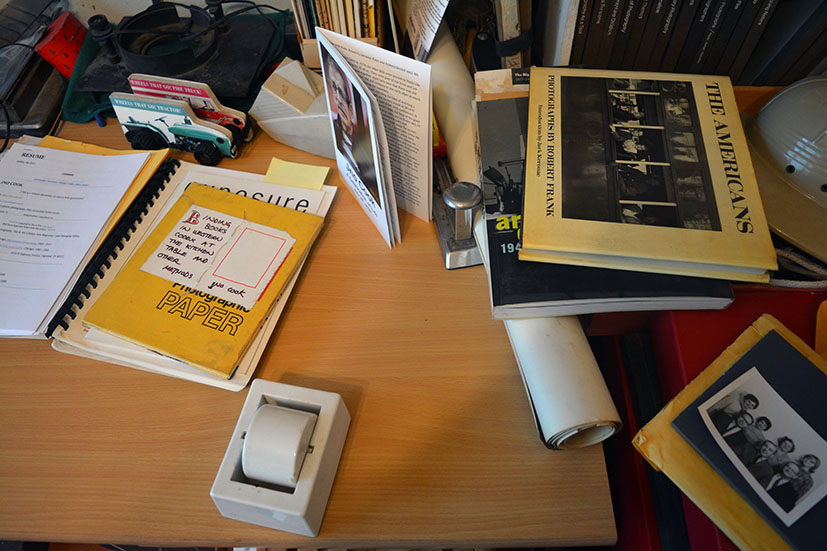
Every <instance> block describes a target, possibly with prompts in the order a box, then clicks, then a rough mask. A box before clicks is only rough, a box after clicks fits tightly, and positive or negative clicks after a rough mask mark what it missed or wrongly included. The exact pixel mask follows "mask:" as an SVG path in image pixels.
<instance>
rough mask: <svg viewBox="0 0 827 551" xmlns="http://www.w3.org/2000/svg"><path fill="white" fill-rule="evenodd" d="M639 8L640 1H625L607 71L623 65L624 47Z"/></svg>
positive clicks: (627, 41)
mask: <svg viewBox="0 0 827 551" xmlns="http://www.w3.org/2000/svg"><path fill="white" fill-rule="evenodd" d="M639 6H640V0H627V1H626V5H625V6H624V8H623V13H621V14H620V26H619V27H618V28H617V36H616V37H615V43H614V46H613V47H612V55H611V56H610V57H609V69H620V68H621V67H622V65H623V54H624V53H625V52H626V45H627V44H628V43H629V38H630V37H631V35H632V26H633V25H634V22H635V14H636V13H637V11H638V7H639Z"/></svg>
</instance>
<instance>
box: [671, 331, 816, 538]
mask: <svg viewBox="0 0 827 551" xmlns="http://www.w3.org/2000/svg"><path fill="white" fill-rule="evenodd" d="M825 396H827V376H826V375H825V373H824V372H823V371H822V370H821V369H819V368H818V367H817V366H816V365H815V364H814V363H813V362H812V361H810V359H808V358H807V357H806V356H805V355H803V354H802V353H801V352H800V351H799V350H797V349H796V348H795V347H793V346H792V345H791V344H790V343H789V342H788V341H787V340H786V339H784V338H783V337H782V336H781V335H780V334H779V333H778V332H777V331H770V332H769V333H767V334H766V335H765V336H764V337H763V338H761V340H759V341H758V342H757V343H756V344H755V345H754V346H752V348H750V349H749V350H747V351H746V352H745V353H744V354H742V355H741V356H740V357H739V358H738V359H737V361H735V362H734V363H733V364H732V366H731V367H730V368H729V369H728V370H726V371H725V372H724V373H723V374H722V375H721V376H720V377H719V378H718V379H717V380H716V381H715V382H714V383H713V384H711V385H710V386H709V387H708V388H706V390H704V391H703V392H702V393H701V394H700V395H699V396H698V397H697V398H696V399H695V400H694V401H693V402H691V403H690V404H689V405H688V406H687V407H686V408H685V409H683V411H682V412H681V413H679V414H678V415H677V417H676V418H675V419H674V420H673V422H672V425H673V426H674V428H675V429H676V430H677V431H678V432H679V433H680V434H681V435H682V436H683V438H685V439H686V441H688V442H689V443H690V444H691V445H692V447H694V448H695V449H696V450H697V451H698V452H699V453H700V454H701V455H702V456H703V457H704V458H705V459H706V460H707V461H708V462H709V463H710V464H711V465H712V466H713V467H714V468H715V470H716V471H718V472H719V473H720V474H721V476H723V477H724V478H725V479H726V480H727V482H728V483H729V484H730V485H731V486H732V487H733V488H735V490H736V491H737V492H738V493H739V494H741V496H743V498H744V499H745V500H746V501H747V502H749V503H750V504H751V505H752V507H754V508H755V510H756V511H758V512H759V514H760V515H761V516H762V517H763V518H764V519H765V520H766V521H767V522H768V523H769V524H770V525H772V526H773V527H774V528H775V529H776V530H777V531H778V533H779V534H780V535H781V536H782V537H783V538H784V539H785V540H787V541H788V542H789V543H790V544H791V545H792V546H793V547H794V548H796V549H815V548H817V545H818V542H820V541H822V539H823V534H824V523H825V522H827V500H825V499H824V496H825V494H827V466H825V465H822V463H823V462H824V461H825V460H827V416H826V415H824V411H825V410H824V399H825Z"/></svg>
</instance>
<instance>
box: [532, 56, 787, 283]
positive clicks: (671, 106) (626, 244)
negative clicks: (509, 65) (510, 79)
mask: <svg viewBox="0 0 827 551" xmlns="http://www.w3.org/2000/svg"><path fill="white" fill-rule="evenodd" d="M527 149H528V151H527V154H526V184H525V185H526V188H525V208H524V226H523V236H522V248H521V250H520V253H519V256H520V259H521V260H533V261H540V262H554V263H569V264H578V265H584V266H597V267H604V268H616V269H624V270H633V271H641V272H659V273H674V274H681V275H695V276H701V277H712V278H719V279H732V280H738V281H752V282H762V281H767V280H768V278H769V274H768V271H769V270H774V269H776V268H777V265H776V260H775V251H774V249H773V247H772V242H771V239H770V233H769V228H768V225H767V221H766V217H765V215H764V210H763V205H762V202H761V197H760V196H759V193H758V186H757V182H756V179H755V174H754V171H753V168H752V162H751V159H750V154H749V149H748V147H747V143H746V138H745V135H744V131H743V128H742V126H741V120H740V115H739V113H738V107H737V105H736V103H735V94H734V91H733V88H732V85H731V83H730V81H729V78H728V77H725V76H711V75H687V74H667V73H644V72H631V71H596V70H584V69H568V68H545V67H533V68H532V70H531V89H530V105H529V130H528V146H527Z"/></svg>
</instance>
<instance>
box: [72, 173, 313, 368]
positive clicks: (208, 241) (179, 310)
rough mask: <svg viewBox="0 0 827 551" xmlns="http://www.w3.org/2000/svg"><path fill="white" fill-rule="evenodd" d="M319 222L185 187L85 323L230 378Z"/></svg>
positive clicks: (205, 189)
mask: <svg viewBox="0 0 827 551" xmlns="http://www.w3.org/2000/svg"><path fill="white" fill-rule="evenodd" d="M322 221H323V219H322V218H321V217H318V216H314V215H311V214H307V213H303V212H298V211H294V210H291V209H287V208H284V207H279V206H275V205H271V204H268V203H264V202H261V201H256V200H254V199H250V198H247V197H241V196H239V195H235V194H232V193H229V192H226V191H222V190H219V189H214V188H211V187H208V186H203V185H199V184H190V186H189V187H188V188H187V190H186V191H185V192H184V194H183V195H182V196H181V198H179V199H178V201H177V202H176V203H175V204H174V205H173V207H172V208H171V209H170V210H169V212H168V213H167V214H166V216H164V218H163V219H162V220H161V222H160V224H159V225H158V226H157V227H156V228H155V229H154V230H153V232H152V233H151V234H150V235H149V237H148V238H147V239H146V240H145V241H144V242H143V243H142V244H141V246H140V247H139V248H138V250H137V251H136V253H135V254H134V255H133V256H132V257H131V258H130V259H129V261H128V262H127V263H126V265H125V266H124V267H123V268H122V269H121V270H120V272H119V273H118V275H117V277H115V279H113V280H112V282H111V284H110V285H109V287H108V288H107V289H106V290H105V291H104V293H103V294H102V295H101V296H100V298H99V299H98V300H97V301H96V302H95V303H94V304H93V305H92V306H91V308H90V309H89V311H88V313H86V315H85V317H84V320H83V321H84V323H85V324H86V325H87V326H91V327H95V328H98V329H100V330H102V331H105V332H107V333H110V334H113V335H116V336H119V337H121V338H124V339H126V340H128V341H131V342H134V343H136V344H139V345H141V346H144V347H146V348H148V349H151V350H154V351H156V352H158V353H160V354H162V355H165V356H169V357H172V358H175V359H178V360H180V361H183V362H186V363H188V364H190V365H192V366H195V367H198V368H200V369H203V370H205V371H208V372H211V373H214V374H216V375H221V376H223V377H225V378H229V377H231V376H232V375H233V373H234V371H235V368H236V366H237V365H238V362H239V359H240V358H241V357H242V355H243V354H244V353H245V351H246V350H247V347H248V346H249V344H250V342H251V340H252V338H253V337H254V336H255V335H256V333H257V332H258V330H259V327H260V325H261V323H262V321H263V320H264V319H265V318H266V316H267V315H268V313H269V312H270V310H271V308H272V306H273V304H274V303H275V302H276V300H277V299H278V297H279V296H280V294H281V292H282V290H283V289H284V286H285V285H286V284H287V282H288V281H289V280H290V278H291V276H292V275H293V272H294V270H295V269H296V268H297V266H299V265H300V264H301V262H302V260H303V259H304V257H305V255H306V254H307V251H308V250H309V249H310V247H311V245H312V243H313V241H314V240H315V238H316V236H317V234H318V232H319V229H320V228H321V225H322ZM202 266H203V267H205V271H203V273H200V272H199V269H200V268H201V267H202Z"/></svg>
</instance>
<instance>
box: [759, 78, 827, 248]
mask: <svg viewBox="0 0 827 551" xmlns="http://www.w3.org/2000/svg"><path fill="white" fill-rule="evenodd" d="M747 141H748V142H749V148H750V156H751V157H752V162H753V165H754V166H755V176H756V178H757V179H758V187H759V190H760V193H761V199H762V201H763V203H764V210H765V211H766V214H767V221H768V222H769V225H770V228H771V229H772V231H774V232H775V233H777V234H778V235H780V236H781V237H783V238H784V239H785V240H787V241H788V242H790V243H792V244H793V245H795V246H797V247H798V248H800V249H801V250H803V251H804V252H806V253H809V254H811V255H813V256H814V257H816V258H818V259H819V260H821V261H822V262H827V76H819V77H810V78H806V79H804V80H800V81H798V82H795V83H793V84H791V85H789V86H787V87H786V88H784V89H783V90H781V91H780V92H779V93H778V94H777V95H776V96H775V97H773V98H772V99H771V100H770V101H769V102H767V104H766V105H764V107H763V108H762V109H761V111H760V112H759V113H758V115H757V116H756V117H755V118H754V119H752V121H750V122H748V123H747Z"/></svg>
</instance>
